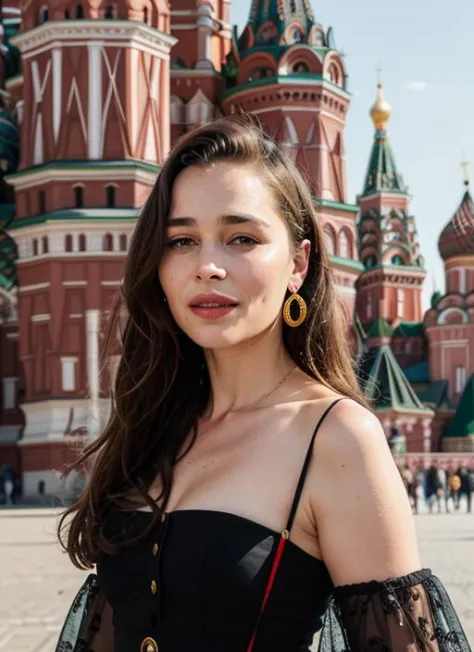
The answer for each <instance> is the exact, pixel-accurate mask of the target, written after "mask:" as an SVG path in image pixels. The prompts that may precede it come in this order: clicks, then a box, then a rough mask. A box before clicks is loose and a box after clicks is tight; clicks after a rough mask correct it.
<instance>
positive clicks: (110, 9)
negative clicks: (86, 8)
mask: <svg viewBox="0 0 474 652" xmlns="http://www.w3.org/2000/svg"><path fill="white" fill-rule="evenodd" d="M113 17H114V8H113V7H112V5H107V8H106V10H105V18H113Z"/></svg>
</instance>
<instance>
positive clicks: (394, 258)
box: [392, 254, 403, 265]
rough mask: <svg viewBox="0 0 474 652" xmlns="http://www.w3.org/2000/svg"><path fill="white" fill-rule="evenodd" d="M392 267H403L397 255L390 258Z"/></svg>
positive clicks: (401, 259) (400, 258)
mask: <svg viewBox="0 0 474 652" xmlns="http://www.w3.org/2000/svg"><path fill="white" fill-rule="evenodd" d="M392 265H403V258H402V257H401V256H399V255H398V254H396V255H395V256H392Z"/></svg>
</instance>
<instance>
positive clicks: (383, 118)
mask: <svg viewBox="0 0 474 652" xmlns="http://www.w3.org/2000/svg"><path fill="white" fill-rule="evenodd" d="M391 114H392V107H391V106H390V104H388V102H386V101H385V98H384V96H383V86H382V84H377V99H376V100H375V103H374V104H373V106H372V108H371V109H370V117H371V118H372V121H373V123H374V125H375V128H376V129H377V131H385V129H386V127H387V122H388V121H389V120H390V116H391Z"/></svg>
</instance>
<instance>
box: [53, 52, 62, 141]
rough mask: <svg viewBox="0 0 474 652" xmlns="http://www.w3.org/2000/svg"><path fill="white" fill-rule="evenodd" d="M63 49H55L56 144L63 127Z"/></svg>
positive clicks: (54, 109) (54, 99)
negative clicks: (61, 126) (60, 128)
mask: <svg viewBox="0 0 474 652" xmlns="http://www.w3.org/2000/svg"><path fill="white" fill-rule="evenodd" d="M62 55H63V51H62V48H54V49H53V134H54V142H55V143H56V142H57V140H58V135H59V127H60V125H61V96H62V87H63V79H62V62H63V59H62Z"/></svg>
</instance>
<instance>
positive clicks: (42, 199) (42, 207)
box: [38, 190, 46, 214]
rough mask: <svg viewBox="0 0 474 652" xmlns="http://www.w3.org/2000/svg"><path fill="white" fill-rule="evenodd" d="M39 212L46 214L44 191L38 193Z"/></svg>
mask: <svg viewBox="0 0 474 652" xmlns="http://www.w3.org/2000/svg"><path fill="white" fill-rule="evenodd" d="M38 212H39V213H41V214H42V213H46V193H45V191H44V190H40V191H39V193H38Z"/></svg>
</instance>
